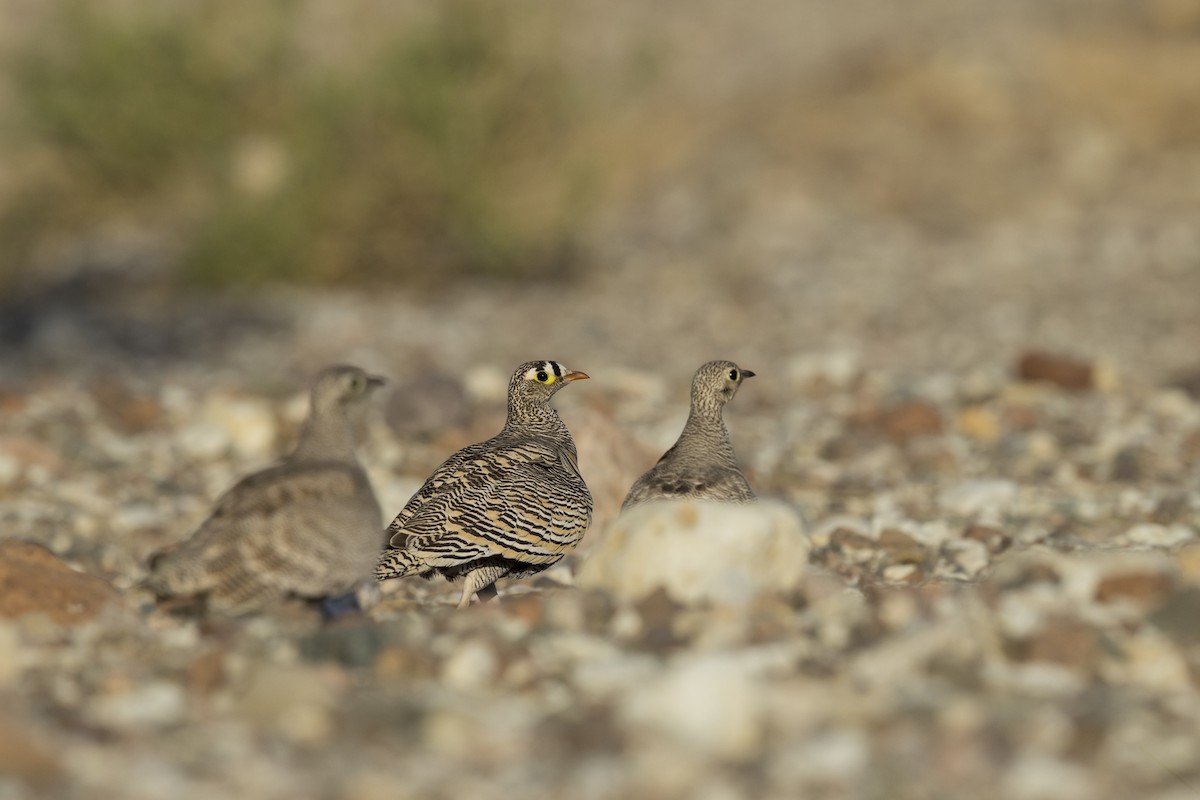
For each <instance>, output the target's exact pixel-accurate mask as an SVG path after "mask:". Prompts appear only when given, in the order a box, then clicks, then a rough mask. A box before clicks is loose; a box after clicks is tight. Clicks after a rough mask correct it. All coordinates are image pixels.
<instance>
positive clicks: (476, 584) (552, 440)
mask: <svg viewBox="0 0 1200 800" xmlns="http://www.w3.org/2000/svg"><path fill="white" fill-rule="evenodd" d="M586 377H588V376H587V375H585V374H584V373H582V372H572V371H570V370H568V369H567V368H566V367H564V366H562V365H561V364H559V363H557V362H554V361H530V362H527V363H525V364H522V365H521V366H520V367H518V368H517V370H516V372H514V373H513V376H512V379H511V380H510V381H509V386H508V417H507V419H506V420H505V423H504V427H503V428H502V429H501V431H500V433H499V434H497V435H496V436H494V437H492V438H491V439H488V440H487V441H485V442H480V443H478V444H473V445H470V446H468V447H464V448H463V449H462V450H459V451H458V452H457V453H455V454H454V455H452V456H451V457H450V458H449V459H447V460H446V462H445V463H443V464H442V465H441V466H440V467H438V468H437V469H436V470H435V471H434V473H433V474H432V475H431V476H430V477H429V479H428V480H427V481H425V484H424V485H423V486H422V487H421V488H420V489H419V490H418V491H417V493H416V494H414V495H413V496H412V498H411V499H410V500H409V501H408V503H407V504H406V505H405V506H404V508H403V510H401V511H400V513H399V514H398V515H397V516H396V518H395V519H394V520H393V521H392V524H391V526H389V528H388V530H389V531H390V532H391V534H392V536H391V549H389V550H386V551H385V552H384V553H383V556H382V557H381V558H380V560H379V566H378V568H377V569H376V571H375V575H376V577H377V578H379V579H380V580H386V579H388V578H397V577H402V576H405V575H424V576H426V577H428V576H430V575H432V574H433V573H434V572H438V573H441V574H442V575H444V576H446V577H447V578H451V579H454V578H458V577H463V578H464V585H463V594H462V600H461V602H460V603H459V607H460V608H461V607H463V606H465V605H467V604H468V603H470V601H471V597H472V595H474V594H475V593H476V592H479V593H480V595H481V597H489V596H491V595H494V594H495V589H494V587H493V586H492V584H494V583H495V581H496V580H497V579H499V578H502V577H521V576H524V575H531V574H533V573H535V572H540V571H542V570H544V569H546V568H547V567H549V566H550V565H552V564H554V563H555V562H557V561H558V560H559V559H561V558H562V557H563V556H564V555H566V554H567V553H568V552H570V551H571V549H572V548H574V547H575V545H576V544H578V542H579V540H580V539H581V538H582V537H583V534H584V533H585V532H586V531H587V528H588V525H589V524H590V523H591V519H592V495H591V493H590V492H589V491H588V488H587V484H585V483H584V481H583V477H582V476H581V475H580V474H579V465H578V456H577V455H576V452H575V442H574V441H573V440H572V439H571V434H570V432H569V431H568V430H567V426H566V425H565V424H563V421H562V419H561V418H560V417H559V416H558V412H557V411H555V410H554V409H553V408H552V407H551V406H550V404H549V400H550V398H551V397H553V396H554V394H555V392H557V391H558V390H559V389H560V388H562V387H563V386H564V385H566V384H567V383H569V382H571V381H573V380H578V379H580V378H586Z"/></svg>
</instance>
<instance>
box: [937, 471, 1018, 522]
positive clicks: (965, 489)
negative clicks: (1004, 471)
mask: <svg viewBox="0 0 1200 800" xmlns="http://www.w3.org/2000/svg"><path fill="white" fill-rule="evenodd" d="M1017 491H1018V487H1017V484H1016V483H1014V482H1013V481H1008V480H999V479H991V480H987V479H979V480H969V481H963V482H962V483H958V484H955V485H953V486H950V487H948V488H946V489H943V490H942V492H941V493H940V494H939V495H938V505H940V506H941V507H942V508H944V509H945V510H947V511H951V512H953V513H956V514H962V515H963V516H970V515H973V514H981V513H984V512H992V513H993V514H997V515H1002V514H1004V513H1005V512H1006V511H1008V509H1009V507H1010V505H1011V503H1012V501H1013V500H1014V499H1015V498H1016V496H1017Z"/></svg>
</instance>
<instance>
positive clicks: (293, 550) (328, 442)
mask: <svg viewBox="0 0 1200 800" xmlns="http://www.w3.org/2000/svg"><path fill="white" fill-rule="evenodd" d="M383 383H384V381H383V379H382V378H379V377H377V376H374V375H368V374H367V373H366V372H364V371H363V370H361V369H359V368H357V367H351V366H334V367H329V368H327V369H325V370H322V371H321V373H320V374H319V375H318V376H317V378H316V380H315V381H314V382H313V385H312V391H311V401H310V402H311V409H310V411H309V415H308V418H307V420H305V423H304V427H303V429H302V430H301V433H300V440H299V442H298V443H297V445H296V448H295V450H293V451H292V453H291V454H290V455H288V456H287V457H286V458H284V459H283V460H282V461H281V462H280V463H278V464H276V465H275V466H272V467H268V468H267V469H264V470H261V471H259V472H256V473H253V474H251V475H248V476H246V477H245V478H243V479H242V480H240V481H239V482H238V483H236V484H235V485H234V486H233V487H232V488H231V489H229V490H228V491H226V492H225V494H224V495H222V496H221V497H220V498H219V499H218V500H217V502H216V505H215V507H214V508H213V511H212V513H211V514H210V515H209V517H208V519H206V520H205V521H204V522H203V523H202V524H201V525H200V527H199V528H197V529H196V531H195V532H194V533H192V535H191V537H189V538H188V539H187V540H185V541H183V542H182V543H180V544H179V545H176V546H175V547H174V548H173V549H171V550H169V551H167V552H164V553H161V554H159V555H157V556H155V557H154V558H153V559H152V561H151V567H150V575H149V576H148V577H147V578H146V580H145V581H144V584H143V585H145V586H146V587H147V588H148V589H150V590H151V591H153V592H154V593H155V594H156V595H158V596H159V597H160V598H164V597H185V596H192V597H202V598H203V599H204V600H205V601H206V604H207V607H208V608H209V609H211V610H214V611H218V612H222V613H227V614H242V613H246V612H250V611H255V610H259V609H261V608H262V607H263V606H265V605H266V604H268V603H270V602H272V601H274V600H277V599H279V598H282V597H284V596H286V595H297V596H300V597H305V598H313V599H317V598H328V597H332V596H335V595H338V594H341V593H344V592H346V591H348V590H350V589H352V588H354V585H355V584H356V583H357V582H358V581H360V580H362V579H364V578H369V577H370V575H371V568H372V566H373V565H374V563H375V561H376V559H378V557H379V552H380V550H381V549H382V542H381V541H380V530H381V529H382V527H383V518H382V512H381V510H380V508H379V503H378V501H377V500H376V499H375V493H374V491H373V490H372V488H371V483H370V481H369V480H368V478H367V475H366V473H365V472H364V471H363V468H362V467H361V466H360V465H359V463H358V459H357V458H355V455H354V434H353V428H352V425H351V420H350V417H349V416H348V413H347V412H348V410H349V409H348V406H351V405H357V403H358V401H360V400H362V399H363V398H364V397H366V396H367V395H368V394H369V393H370V392H371V390H372V389H374V388H376V387H378V386H381V385H382V384H383Z"/></svg>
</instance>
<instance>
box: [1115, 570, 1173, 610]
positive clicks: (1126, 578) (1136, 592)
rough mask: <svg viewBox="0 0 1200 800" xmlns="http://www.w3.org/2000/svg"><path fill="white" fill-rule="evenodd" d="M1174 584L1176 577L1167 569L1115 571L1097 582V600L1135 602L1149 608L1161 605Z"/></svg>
mask: <svg viewBox="0 0 1200 800" xmlns="http://www.w3.org/2000/svg"><path fill="white" fill-rule="evenodd" d="M1174 586H1175V579H1174V577H1173V576H1172V575H1171V574H1170V573H1168V572H1165V571H1130V572H1117V571H1113V572H1112V573H1110V574H1107V575H1104V576H1103V577H1101V578H1100V580H1099V581H1098V582H1097V584H1096V600H1097V601H1099V602H1101V603H1118V602H1125V603H1133V604H1135V605H1137V606H1140V607H1141V608H1143V609H1148V610H1149V609H1154V608H1156V607H1158V606H1159V605H1161V604H1162V602H1163V601H1164V599H1165V598H1166V597H1167V595H1168V594H1170V592H1171V590H1172V589H1173V588H1174Z"/></svg>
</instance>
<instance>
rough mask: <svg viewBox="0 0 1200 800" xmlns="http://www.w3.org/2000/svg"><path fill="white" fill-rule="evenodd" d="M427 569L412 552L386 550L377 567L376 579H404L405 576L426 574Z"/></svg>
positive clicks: (396, 549)
mask: <svg viewBox="0 0 1200 800" xmlns="http://www.w3.org/2000/svg"><path fill="white" fill-rule="evenodd" d="M425 571H427V568H426V567H425V565H424V564H422V563H421V561H420V559H419V558H417V556H416V554H415V553H413V552H412V551H411V550H404V549H401V548H394V549H392V550H384V551H383V555H381V556H380V557H379V563H378V564H377V565H376V566H375V577H376V579H378V580H381V581H385V580H387V579H388V578H402V577H404V576H405V575H412V574H414V573H419V572H425Z"/></svg>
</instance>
